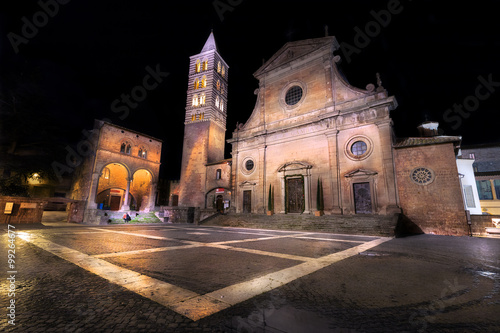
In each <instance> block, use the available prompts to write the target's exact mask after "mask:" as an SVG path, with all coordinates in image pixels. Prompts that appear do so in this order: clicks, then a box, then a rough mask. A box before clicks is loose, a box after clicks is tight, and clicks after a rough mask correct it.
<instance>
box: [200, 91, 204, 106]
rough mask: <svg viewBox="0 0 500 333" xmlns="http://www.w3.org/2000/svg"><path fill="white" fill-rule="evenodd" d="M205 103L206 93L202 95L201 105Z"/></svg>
mask: <svg viewBox="0 0 500 333" xmlns="http://www.w3.org/2000/svg"><path fill="white" fill-rule="evenodd" d="M203 105H205V93H203V94H201V96H200V106H203Z"/></svg>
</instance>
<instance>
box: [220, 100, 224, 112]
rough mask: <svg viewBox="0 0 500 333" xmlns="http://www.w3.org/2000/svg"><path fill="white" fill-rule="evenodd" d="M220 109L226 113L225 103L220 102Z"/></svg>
mask: <svg viewBox="0 0 500 333" xmlns="http://www.w3.org/2000/svg"><path fill="white" fill-rule="evenodd" d="M219 109H220V110H221V111H222V112H224V101H222V100H221V101H220V106H219Z"/></svg>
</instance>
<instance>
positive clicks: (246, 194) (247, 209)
mask: <svg viewBox="0 0 500 333" xmlns="http://www.w3.org/2000/svg"><path fill="white" fill-rule="evenodd" d="M251 212H252V191H250V190H248V191H243V213H251Z"/></svg>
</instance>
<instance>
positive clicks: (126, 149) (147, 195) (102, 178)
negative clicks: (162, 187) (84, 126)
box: [71, 120, 162, 211]
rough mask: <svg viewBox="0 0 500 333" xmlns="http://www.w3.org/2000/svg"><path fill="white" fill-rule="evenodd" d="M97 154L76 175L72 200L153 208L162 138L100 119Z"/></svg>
mask: <svg viewBox="0 0 500 333" xmlns="http://www.w3.org/2000/svg"><path fill="white" fill-rule="evenodd" d="M92 144H93V148H94V151H93V154H92V155H90V157H89V158H87V159H86V160H85V161H84V163H83V164H82V167H81V168H80V169H79V170H78V171H77V172H76V174H75V181H74V183H73V188H72V197H71V198H72V199H75V200H83V201H86V209H87V210H92V209H105V210H111V211H118V210H135V211H152V210H154V206H155V197H156V186H157V182H158V174H159V169H160V158H161V145H162V143H161V141H160V140H158V139H155V138H153V137H150V136H147V135H145V134H142V133H138V132H135V131H132V130H129V129H126V128H123V127H120V126H117V125H113V124H111V123H108V122H105V121H101V120H96V121H95V124H94V130H93V131H92Z"/></svg>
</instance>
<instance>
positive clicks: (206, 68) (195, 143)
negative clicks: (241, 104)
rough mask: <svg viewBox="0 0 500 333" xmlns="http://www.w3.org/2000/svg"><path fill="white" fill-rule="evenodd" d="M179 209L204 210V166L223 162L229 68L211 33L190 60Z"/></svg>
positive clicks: (205, 174) (205, 175) (205, 190)
mask: <svg viewBox="0 0 500 333" xmlns="http://www.w3.org/2000/svg"><path fill="white" fill-rule="evenodd" d="M189 59H190V60H189V79H188V89H187V100H186V117H185V120H184V145H183V150H182V165H181V181H180V188H179V205H180V206H185V207H202V208H203V207H204V206H205V194H206V192H207V191H208V190H210V189H206V188H205V184H206V177H207V173H206V165H207V164H208V163H213V162H218V161H221V160H223V159H224V145H225V135H226V118H227V112H226V109H227V78H228V68H229V67H228V66H227V64H226V62H225V61H224V60H223V59H222V57H221V56H220V55H219V52H218V50H217V45H216V43H215V38H214V34H213V32H211V33H210V36H208V39H207V41H206V42H205V45H204V46H203V49H202V50H201V52H200V53H199V54H196V55H194V56H191V57H190V58H189Z"/></svg>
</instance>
